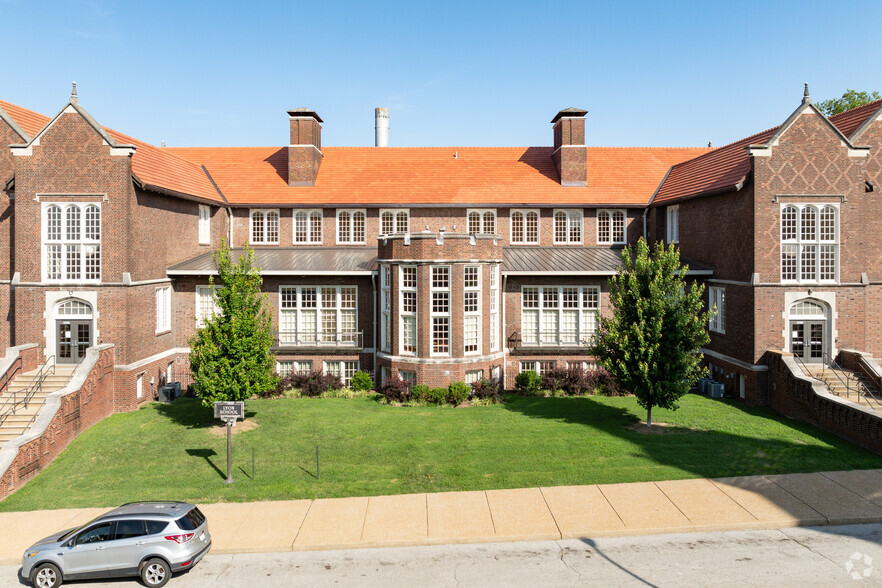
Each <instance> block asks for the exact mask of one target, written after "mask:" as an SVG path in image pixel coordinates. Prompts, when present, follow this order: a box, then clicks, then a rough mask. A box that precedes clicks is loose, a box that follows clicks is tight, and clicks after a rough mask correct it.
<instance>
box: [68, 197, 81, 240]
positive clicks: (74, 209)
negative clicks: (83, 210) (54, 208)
mask: <svg viewBox="0 0 882 588" xmlns="http://www.w3.org/2000/svg"><path fill="white" fill-rule="evenodd" d="M66 240H67V241H79V240H80V207H79V206H68V207H67V231H66Z"/></svg>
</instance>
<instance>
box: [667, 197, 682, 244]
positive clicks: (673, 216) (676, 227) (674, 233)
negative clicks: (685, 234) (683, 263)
mask: <svg viewBox="0 0 882 588" xmlns="http://www.w3.org/2000/svg"><path fill="white" fill-rule="evenodd" d="M665 213H666V216H667V219H668V231H667V236H668V243H675V244H678V243H680V205H679V204H674V205H672V206H668V207H667V208H666V209H665Z"/></svg>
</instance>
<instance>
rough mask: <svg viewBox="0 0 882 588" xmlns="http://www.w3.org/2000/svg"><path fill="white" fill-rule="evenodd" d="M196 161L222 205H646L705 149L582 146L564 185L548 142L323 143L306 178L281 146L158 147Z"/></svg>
mask: <svg viewBox="0 0 882 588" xmlns="http://www.w3.org/2000/svg"><path fill="white" fill-rule="evenodd" d="M166 150H168V151H171V152H173V153H176V154H178V155H180V156H181V157H184V158H186V159H189V160H192V161H196V162H199V163H202V164H204V165H205V167H206V168H207V169H208V171H209V173H210V174H211V177H212V178H213V179H214V181H215V182H216V183H217V185H218V187H219V188H220V190H221V192H223V194H224V196H225V197H226V198H227V200H228V201H229V202H230V203H231V204H238V205H245V204H254V205H297V206H299V205H306V206H311V205H321V204H331V205H337V206H340V205H348V204H352V205H370V204H381V205H382V204H397V203H409V204H422V205H430V204H439V205H450V204H459V205H469V204H474V205H486V206H507V205H555V204H560V205H579V204H582V205H615V206H625V205H634V206H645V205H646V203H647V202H649V199H650V198H651V197H652V194H653V193H654V192H655V190H656V188H657V187H658V185H659V183H660V182H661V180H662V178H664V176H665V174H666V173H667V172H668V170H669V169H670V167H671V165H673V164H675V163H677V162H680V161H684V160H686V159H689V158H692V157H695V156H696V155H699V154H701V153H704V152H706V151H707V149H706V148H628V147H609V148H607V147H589V148H588V150H587V151H588V156H587V159H588V162H587V163H588V187H585V188H578V187H563V186H561V185H560V182H559V180H558V174H557V171H556V170H555V168H554V162H553V161H552V159H551V153H552V148H551V147H325V148H323V149H322V153H323V155H324V158H323V160H322V164H321V168H320V170H319V173H318V177H317V179H316V182H315V186H311V187H289V186H288V180H287V176H288V167H287V166H288V159H287V148H286V147H282V148H279V147H218V148H212V147H191V148H166Z"/></svg>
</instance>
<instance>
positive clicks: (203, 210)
mask: <svg viewBox="0 0 882 588" xmlns="http://www.w3.org/2000/svg"><path fill="white" fill-rule="evenodd" d="M199 244H200V245H210V244H211V207H210V206H208V205H206V204H200V205H199Z"/></svg>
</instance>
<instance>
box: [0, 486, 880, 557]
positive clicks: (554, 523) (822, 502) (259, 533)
mask: <svg viewBox="0 0 882 588" xmlns="http://www.w3.org/2000/svg"><path fill="white" fill-rule="evenodd" d="M200 509H202V511H203V512H204V513H205V515H206V516H207V517H208V524H209V529H210V530H211V534H212V537H213V540H214V543H213V546H212V553H257V552H280V551H298V550H319V549H322V550H324V549H347V548H359V547H397V546H404V545H433V544H445V543H488V542H498V541H531V540H543V539H549V540H554V539H572V538H581V537H608V536H624V535H644V534H655V533H678V532H693V531H725V530H735V529H777V528H782V527H795V526H809V525H811V526H823V525H848V524H856V523H882V470H856V471H842V472H823V473H814V474H784V475H777V476H749V477H740V478H720V479H713V480H707V479H694V480H675V481H666V482H638V483H633V484H606V485H592V486H559V487H552V488H526V489H517V490H486V491H477V492H445V493H437V494H406V495H400V496H372V497H369V498H365V497H356V498H333V499H318V500H292V501H278V502H250V503H221V504H206V505H200ZM106 510H108V509H105V508H86V509H65V510H46V511H35V512H12V513H0V564H14V563H18V562H20V561H21V556H22V553H23V551H24V550H25V549H26V548H27V547H28V546H29V545H31V544H32V543H34V542H35V541H37V540H39V539H41V538H43V537H45V536H47V535H49V534H51V533H53V532H55V531H60V530H62V529H65V528H68V527H72V526H75V525H77V524H82V523H84V522H86V521H88V520H90V519H91V518H93V517H95V516H96V515H98V514H100V513H102V512H105V511H106Z"/></svg>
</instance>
